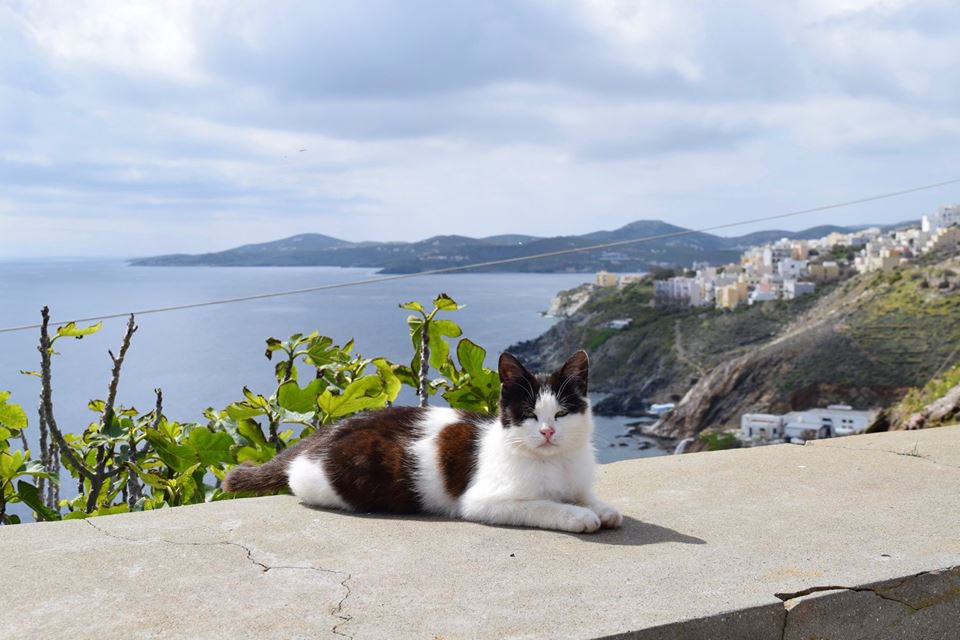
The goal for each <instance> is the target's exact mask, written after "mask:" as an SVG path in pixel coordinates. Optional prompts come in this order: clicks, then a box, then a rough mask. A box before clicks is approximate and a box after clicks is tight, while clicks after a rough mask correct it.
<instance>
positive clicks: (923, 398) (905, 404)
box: [869, 365, 960, 431]
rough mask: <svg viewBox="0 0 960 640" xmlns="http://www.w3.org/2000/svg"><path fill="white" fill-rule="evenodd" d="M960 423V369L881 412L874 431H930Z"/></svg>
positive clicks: (915, 390) (915, 391)
mask: <svg viewBox="0 0 960 640" xmlns="http://www.w3.org/2000/svg"><path fill="white" fill-rule="evenodd" d="M958 421H960V365H957V366H955V367H953V368H952V369H949V370H948V371H946V372H945V373H943V374H940V375H937V376H936V377H934V378H933V379H932V380H930V382H928V383H927V384H925V385H924V386H923V387H916V388H913V389H910V391H908V392H907V394H906V395H905V396H904V397H903V400H901V401H900V402H898V403H897V404H895V405H893V406H892V407H888V408H887V409H886V410H884V411H883V412H881V414H880V415H879V416H878V417H877V419H876V421H875V422H874V423H873V425H871V427H870V429H869V430H870V431H888V430H900V429H926V428H929V427H939V426H942V425H947V424H956V423H957V422H958Z"/></svg>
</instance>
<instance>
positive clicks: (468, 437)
mask: <svg viewBox="0 0 960 640" xmlns="http://www.w3.org/2000/svg"><path fill="white" fill-rule="evenodd" d="M479 436H480V427H479V426H477V424H476V423H475V422H470V421H464V422H454V423H453V424H449V425H447V426H446V427H444V428H443V430H442V431H441V432H440V433H439V434H438V435H437V464H438V465H439V467H440V473H442V474H443V486H444V487H445V488H446V490H447V493H449V494H450V497H452V498H459V497H460V496H462V495H463V493H464V492H465V491H466V490H467V486H468V485H469V484H470V479H471V478H472V477H473V472H474V469H475V468H476V466H477V449H478V447H479Z"/></svg>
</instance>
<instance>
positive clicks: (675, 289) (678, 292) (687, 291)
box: [654, 276, 704, 307]
mask: <svg viewBox="0 0 960 640" xmlns="http://www.w3.org/2000/svg"><path fill="white" fill-rule="evenodd" d="M654 293H655V295H656V296H657V297H658V298H660V299H661V300H663V301H665V302H667V303H669V304H680V305H689V306H691V307H699V306H701V305H703V303H704V301H703V288H702V285H701V280H700V278H684V277H681V276H677V277H674V278H668V279H666V280H657V281H656V282H655V283H654Z"/></svg>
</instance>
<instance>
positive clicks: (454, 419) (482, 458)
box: [223, 351, 623, 532]
mask: <svg viewBox="0 0 960 640" xmlns="http://www.w3.org/2000/svg"><path fill="white" fill-rule="evenodd" d="M499 371H500V381H501V383H502V387H501V392H500V411H499V414H498V415H496V416H494V415H486V414H478V413H470V412H465V411H460V410H457V409H449V408H441V407H431V408H417V407H396V408H389V409H381V410H379V411H372V412H369V413H365V414H361V415H359V416H355V417H353V418H349V419H347V420H344V421H343V422H341V423H339V424H337V425H334V426H332V427H328V428H323V429H321V430H320V431H318V432H317V433H315V434H313V435H311V436H309V437H308V438H305V439H304V440H302V441H301V442H299V443H297V444H296V445H295V446H293V447H291V448H290V449H287V450H285V451H283V452H282V453H280V454H279V455H278V456H277V457H276V458H274V459H273V460H271V461H270V462H268V463H266V464H264V465H263V466H260V467H251V466H241V467H237V468H235V469H233V470H232V471H231V472H230V474H229V475H228V476H227V478H226V480H225V481H224V484H223V486H224V489H225V490H226V491H254V492H263V491H274V490H277V489H283V488H285V487H288V486H289V488H290V490H291V491H292V492H293V493H294V495H296V496H297V497H299V498H300V499H301V500H302V501H303V502H304V503H306V504H309V505H313V506H318V507H329V508H337V509H346V510H352V511H361V512H387V513H413V512H427V513H438V514H443V515H447V516H452V517H459V518H463V519H465V520H474V521H477V522H486V523H490V524H508V525H525V526H531V527H540V528H544V529H559V530H563V531H573V532H592V531H596V530H597V529H599V528H600V527H609V528H613V527H619V526H620V524H621V523H622V521H623V517H622V516H621V515H620V512H619V511H617V509H616V508H614V507H612V506H610V505H609V504H606V503H605V502H603V501H601V500H600V499H599V498H598V497H597V496H596V494H595V493H594V490H593V484H594V475H595V470H596V461H595V457H594V450H593V444H592V435H593V417H592V414H591V410H590V401H589V399H588V398H587V374H588V360H587V354H586V353H585V352H583V351H578V352H577V353H575V354H574V355H573V356H572V357H571V358H570V359H569V360H568V361H567V362H566V363H565V364H564V365H563V366H562V367H560V369H558V370H557V371H555V372H554V373H552V374H549V375H546V374H540V375H534V374H532V373H530V372H529V371H528V370H527V369H526V367H524V366H523V364H522V363H521V362H520V361H519V360H518V359H517V358H516V357H514V356H513V355H511V354H509V353H504V354H502V355H501V356H500V363H499Z"/></svg>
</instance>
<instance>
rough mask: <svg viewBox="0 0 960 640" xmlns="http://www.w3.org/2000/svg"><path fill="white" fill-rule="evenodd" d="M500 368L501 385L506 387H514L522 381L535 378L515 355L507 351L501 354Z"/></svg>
mask: <svg viewBox="0 0 960 640" xmlns="http://www.w3.org/2000/svg"><path fill="white" fill-rule="evenodd" d="M498 368H499V370H500V383H501V384H502V385H503V386H505V387H509V386H513V385H515V384H517V383H519V382H520V381H521V380H529V379H530V378H532V377H533V375H532V374H531V373H530V372H529V371H527V368H526V367H525V366H523V363H522V362H520V360H519V359H518V358H517V357H516V356H515V355H513V354H512V353H507V352H506V351H504V352H503V353H501V354H500V364H499V365H498Z"/></svg>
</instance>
